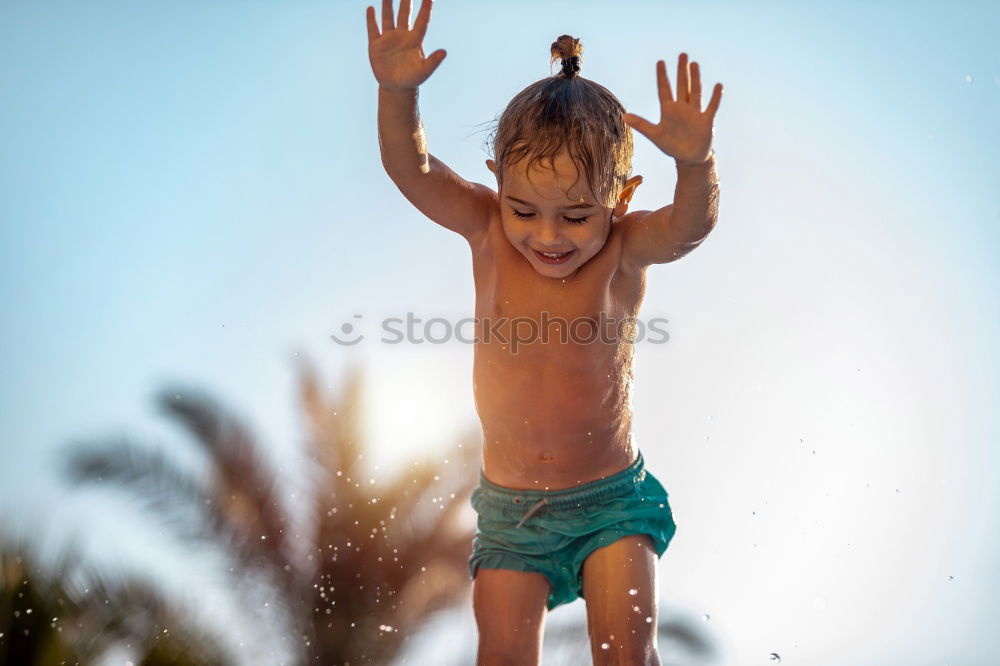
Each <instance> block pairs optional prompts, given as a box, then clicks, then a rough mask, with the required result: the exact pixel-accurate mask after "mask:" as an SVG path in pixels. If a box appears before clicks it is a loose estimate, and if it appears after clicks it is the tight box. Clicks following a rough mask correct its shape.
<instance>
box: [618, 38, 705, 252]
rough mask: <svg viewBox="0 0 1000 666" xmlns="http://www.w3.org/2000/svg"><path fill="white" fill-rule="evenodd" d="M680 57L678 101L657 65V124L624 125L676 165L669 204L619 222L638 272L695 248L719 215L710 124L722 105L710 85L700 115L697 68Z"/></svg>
mask: <svg viewBox="0 0 1000 666" xmlns="http://www.w3.org/2000/svg"><path fill="white" fill-rule="evenodd" d="M690 70H691V71H690V73H689V72H688V62H687V54H686V53H681V54H680V57H679V58H678V65H677V99H676V100H674V96H673V93H672V92H671V90H670V81H669V80H668V79H667V66H666V63H665V62H664V61H662V60H660V61H658V62H657V63H656V77H657V87H658V88H659V97H660V122H659V124H656V125H654V124H653V123H651V122H649V121H648V120H644V119H643V118H640V117H639V116H636V115H634V114H631V113H629V114H626V115H625V122H626V123H628V124H629V125H630V126H632V127H634V128H635V129H636V130H637V131H638V132H639V133H641V134H643V135H644V136H646V137H647V138H648V139H649V140H650V141H652V142H653V143H654V144H656V146H657V147H658V148H660V150H662V151H663V152H664V153H666V154H667V155H670V156H672V157H673V158H674V159H675V160H676V162H677V186H676V188H675V189H674V201H673V203H672V204H670V205H667V206H664V207H663V208H660V209H657V210H653V211H636V212H634V213H629V214H628V215H627V216H625V218H623V220H622V221H623V222H624V223H625V225H626V226H625V228H624V242H625V245H624V251H625V255H626V258H627V259H629V260H630V261H631V262H632V263H633V264H635V265H638V266H647V265H649V264H662V263H666V262H669V261H674V260H676V259H680V258H681V257H683V256H684V255H685V254H687V253H688V252H690V251H691V250H693V249H694V248H696V247H698V245H700V244H701V242H702V241H703V240H705V238H706V237H707V236H708V234H709V232H710V231H712V229H713V228H714V227H715V223H716V220H717V218H718V215H719V175H718V172H717V171H716V166H715V151H714V150H712V124H713V122H714V120H715V114H716V112H717V111H718V110H719V103H720V101H721V100H722V84H721V83H717V84H715V89H714V90H713V91H712V98H711V100H710V101H709V103H708V107H707V108H706V109H705V111H704V112H703V111H702V110H701V75H700V72H699V67H698V63H696V62H693V63H691V67H690Z"/></svg>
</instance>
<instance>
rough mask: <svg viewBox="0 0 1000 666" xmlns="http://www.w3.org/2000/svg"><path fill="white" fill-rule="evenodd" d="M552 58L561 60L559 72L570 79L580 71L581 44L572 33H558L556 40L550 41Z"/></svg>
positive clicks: (553, 60)
mask: <svg viewBox="0 0 1000 666" xmlns="http://www.w3.org/2000/svg"><path fill="white" fill-rule="evenodd" d="M551 51H552V60H551V61H550V63H553V62H555V61H556V60H562V71H561V72H560V73H559V75H561V76H562V77H564V78H567V79H572V78H573V77H575V76H576V75H577V74H579V73H580V62H581V61H582V58H581V57H580V54H581V53H583V44H581V43H580V40H579V39H576V38H575V37H573V36H572V35H560V36H559V38H558V39H556V41H554V42H552V47H551Z"/></svg>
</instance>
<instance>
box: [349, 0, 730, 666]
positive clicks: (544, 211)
mask: <svg viewBox="0 0 1000 666" xmlns="http://www.w3.org/2000/svg"><path fill="white" fill-rule="evenodd" d="M431 4H432V0H423V2H422V4H421V6H420V9H419V11H418V12H417V16H416V18H415V20H414V22H413V25H412V27H411V26H410V25H409V16H410V10H411V0H401V3H400V7H399V15H398V19H397V18H396V17H394V15H393V3H392V0H383V3H382V11H381V25H380V24H379V22H378V21H377V20H376V12H375V8H374V7H368V8H367V14H366V21H367V26H368V40H369V41H368V44H369V46H368V52H369V59H370V61H371V65H372V70H373V72H374V74H375V78H376V80H377V81H378V84H379V87H378V131H379V143H380V147H381V153H382V163H383V165H384V166H385V169H386V172H387V173H388V175H389V177H390V178H391V179H392V180H393V182H394V183H395V184H396V186H397V187H398V188H399V190H400V191H401V192H402V193H403V195H404V196H405V197H406V198H407V199H408V200H409V201H410V202H411V203H412V204H413V205H414V206H415V207H416V208H417V209H418V210H419V211H420V212H422V213H423V214H424V215H426V216H427V217H429V218H430V219H431V220H433V221H434V222H436V223H438V224H440V225H441V226H443V227H445V228H446V229H450V230H451V231H454V232H456V233H458V234H461V235H462V236H463V237H464V238H465V239H466V240H467V241H468V243H469V247H470V249H471V253H472V264H473V276H474V280H475V289H476V321H477V329H476V333H477V339H476V345H475V362H474V373H473V380H474V390H475V400H476V407H477V410H478V413H479V417H480V419H481V422H482V427H483V466H482V469H481V470H480V485H479V487H478V488H476V490H475V491H474V492H473V495H472V505H473V507H474V508H475V509H476V511H477V513H478V516H479V518H478V530H477V534H476V538H475V540H474V543H473V552H472V556H471V557H470V559H469V571H470V577H471V578H472V579H473V581H474V582H473V608H474V612H475V617H476V623H477V626H478V629H479V645H478V655H477V664H478V665H479V666H493V665H499V664H504V665H506V664H517V665H518V666H521V665H525V664H529V665H530V664H538V663H539V661H540V658H541V646H542V634H543V625H544V620H545V615H546V612H547V611H549V610H552V609H553V608H555V607H556V606H559V605H562V604H566V603H569V602H571V601H573V600H574V599H575V598H576V597H583V598H584V599H585V602H586V608H587V619H588V632H589V635H590V643H591V648H592V654H593V657H594V663H595V664H630V665H631V664H651V665H652V664H659V663H660V661H659V656H658V654H657V650H656V624H657V596H656V589H657V580H656V563H657V560H658V558H659V557H661V556H662V555H663V553H664V551H665V550H666V548H667V544H668V543H669V541H670V540H671V538H672V537H673V536H674V533H675V531H676V524H675V522H674V520H673V516H672V512H671V509H670V505H669V503H668V501H667V492H666V490H665V489H664V488H663V486H662V485H661V484H660V482H659V481H658V480H657V479H656V478H655V477H654V476H653V475H652V474H651V473H650V472H649V471H648V470H646V468H645V464H644V461H643V457H642V454H641V452H640V451H639V449H638V448H637V446H636V443H635V441H634V438H633V436H632V412H631V386H632V359H633V348H632V343H633V339H632V338H631V337H630V335H629V333H630V331H631V330H632V329H629V327H628V326H627V325H626V323H627V322H629V321H631V322H634V321H635V319H636V317H637V315H638V311H639V306H640V304H641V302H642V298H643V294H644V291H645V283H646V280H645V275H646V268H647V267H648V266H650V265H651V264H662V263H667V262H670V261H675V260H676V259H679V258H680V257H682V256H684V255H685V254H687V253H688V252H690V251H691V250H693V249H694V248H695V247H697V246H698V245H699V244H700V243H701V242H702V241H703V240H704V239H705V237H706V236H707V235H708V233H709V232H710V231H711V230H712V228H713V227H714V225H715V221H716V217H717V212H718V198H719V185H718V176H717V172H716V166H715V155H714V151H713V150H712V148H711V143H712V125H713V120H714V118H715V114H716V112H717V111H718V108H719V103H720V101H721V99H722V85H721V84H716V85H715V88H714V89H713V92H712V96H711V99H710V100H709V102H708V105H707V107H706V109H705V110H704V111H702V110H701V78H700V74H699V68H698V64H697V63H695V62H691V63H690V64H689V63H688V58H687V55H686V54H684V53H681V54H680V57H679V58H678V67H677V79H676V82H677V94H676V97H675V95H674V93H673V91H672V89H671V85H670V82H669V80H668V78H667V74H666V63H665V62H664V61H662V60H661V61H658V62H657V63H656V76H657V84H658V89H659V99H660V107H661V113H660V119H659V122H658V123H655V124H654V123H652V122H650V121H647V120H644V119H643V118H640V117H638V116H636V115H633V114H631V113H626V112H625V109H624V107H623V106H622V104H621V103H620V102H619V101H618V100H617V99H616V98H615V97H614V95H612V94H611V93H610V92H609V91H608V90H607V89H606V88H604V87H602V86H600V85H598V84H597V83H594V82H593V81H590V80H587V79H584V78H582V77H581V76H580V75H579V72H580V64H581V55H580V54H581V52H582V46H581V45H580V43H579V40H577V39H574V38H572V37H571V36H569V35H562V36H561V37H559V38H558V39H557V40H556V42H555V43H553V44H552V45H551V49H550V50H551V53H552V56H553V59H552V62H555V61H558V62H560V63H561V65H562V68H561V70H560V71H559V73H558V74H556V75H555V76H551V77H547V78H544V79H542V80H540V81H538V82H536V83H533V84H532V85H530V86H528V87H527V88H526V89H525V90H523V91H522V92H521V93H519V94H518V95H517V96H515V97H514V99H513V100H511V102H510V104H508V106H507V109H506V110H505V111H504V113H503V115H502V116H501V117H500V119H499V121H498V125H497V129H496V133H495V135H494V137H493V141H492V148H493V159H490V160H487V161H486V164H487V167H488V168H489V169H490V171H492V172H493V174H494V175H495V176H496V179H497V189H496V190H494V189H493V188H491V187H487V186H486V185H481V184H478V183H471V182H469V181H466V180H464V179H463V178H461V177H460V176H459V175H457V174H456V173H454V172H453V171H452V170H451V169H449V168H448V167H447V166H446V165H445V164H443V163H442V162H441V161H439V160H438V159H437V158H436V157H435V156H434V155H432V154H430V153H429V152H428V148H427V139H426V134H425V132H424V128H423V125H422V123H421V121H420V116H419V113H418V109H417V96H418V87H419V86H420V84H422V83H423V82H424V81H426V80H427V78H428V77H430V75H431V74H432V73H433V72H434V70H435V69H437V67H438V66H439V65H440V64H441V62H442V61H443V60H444V58H445V51H444V50H438V51H435V52H433V53H431V54H430V55H429V56H425V55H424V52H423V49H422V42H423V38H424V35H425V33H426V31H427V26H428V23H429V20H430V14H431ZM475 61H476V62H475V63H474V64H473V65H472V66H470V76H479V75H482V74H481V73H483V72H486V71H488V70H489V68H490V67H494V66H496V65H495V63H492V62H490V61H488V60H487V61H485V62H484V61H483V58H481V57H476V58H475ZM630 128H632V129H635V130H636V131H638V132H639V133H640V134H642V135H643V136H645V137H646V138H648V139H649V140H650V141H652V142H653V143H654V144H655V145H656V146H657V147H658V148H660V149H661V150H662V151H663V152H664V153H665V154H666V155H667V156H669V157H671V158H673V159H674V160H675V162H676V166H677V185H676V188H675V191H674V201H673V203H672V204H670V205H667V206H664V207H663V208H660V209H658V210H653V211H649V210H638V211H628V205H629V201H630V200H631V198H632V195H633V194H634V193H635V190H636V188H637V187H638V186H639V184H640V183H641V182H642V177H641V176H630V173H631V161H632V132H631V130H630ZM531 322H534V323H535V324H534V325H530V324H531ZM608 322H610V325H608ZM501 323H506V329H505V328H504V326H502V325H500V324H501ZM524 324H529V325H528V326H527V327H526V328H525V327H523V326H522V325H524ZM525 330H528V331H529V332H531V333H532V335H531V336H530V337H529V339H527V340H526V339H525V337H524V333H525ZM536 333H537V334H536ZM515 338H516V339H517V340H518V341H520V344H519V345H517V346H516V347H515V345H513V344H511V341H512V339H515Z"/></svg>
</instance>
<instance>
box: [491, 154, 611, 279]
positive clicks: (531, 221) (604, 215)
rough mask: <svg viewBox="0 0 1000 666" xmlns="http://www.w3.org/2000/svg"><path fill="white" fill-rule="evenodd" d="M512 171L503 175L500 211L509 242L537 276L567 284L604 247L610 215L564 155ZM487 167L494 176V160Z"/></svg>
mask: <svg viewBox="0 0 1000 666" xmlns="http://www.w3.org/2000/svg"><path fill="white" fill-rule="evenodd" d="M525 163H526V160H522V161H521V162H518V163H516V164H513V165H510V166H509V167H508V168H507V169H506V171H505V172H504V174H503V176H504V177H503V186H502V187H501V190H500V210H501V220H502V222H503V231H504V234H505V235H506V236H507V240H509V241H510V244H511V245H513V246H514V248H516V249H517V250H518V251H519V252H520V253H521V254H523V255H524V256H525V257H526V258H527V260H528V262H529V263H530V264H531V265H532V267H533V268H534V269H535V270H536V271H538V272H539V273H540V274H542V275H544V276H546V277H552V278H565V277H567V276H569V275H572V274H573V273H574V272H575V271H576V270H577V269H578V268H580V267H581V266H583V265H584V264H585V263H587V262H588V261H589V260H590V259H591V258H593V257H594V255H596V254H597V253H598V252H600V251H601V248H603V247H604V243H605V242H606V241H607V238H608V234H609V233H610V230H611V221H612V215H613V214H616V213H617V214H618V215H621V214H622V213H621V212H619V211H618V210H616V209H615V208H606V207H604V206H602V205H599V204H598V203H597V199H596V198H595V197H594V194H593V193H592V192H591V190H590V187H589V186H588V185H587V182H586V179H585V178H583V177H582V176H581V173H580V171H579V170H578V169H577V167H576V164H575V163H574V162H573V160H572V158H571V157H570V156H569V154H568V153H566V152H565V151H563V152H561V153H560V154H558V155H557V156H556V157H555V159H554V160H553V161H552V164H551V165H550V164H549V163H548V162H542V163H540V164H533V165H532V166H531V168H530V169H526V167H525ZM487 166H489V167H490V169H491V170H493V171H494V173H496V171H495V165H494V164H493V162H492V160H490V161H488V162H487Z"/></svg>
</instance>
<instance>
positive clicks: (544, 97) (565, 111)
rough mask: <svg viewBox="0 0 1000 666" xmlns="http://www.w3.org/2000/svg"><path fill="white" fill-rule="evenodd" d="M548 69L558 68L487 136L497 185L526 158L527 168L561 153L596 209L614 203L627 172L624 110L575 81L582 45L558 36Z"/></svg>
mask: <svg viewBox="0 0 1000 666" xmlns="http://www.w3.org/2000/svg"><path fill="white" fill-rule="evenodd" d="M551 53H552V59H551V60H550V62H549V64H550V66H551V65H552V64H554V63H555V62H556V60H559V61H561V63H562V69H561V70H560V71H559V73H557V74H556V75H554V76H549V77H546V78H544V79H541V80H539V81H536V82H535V83H532V84H531V85H529V86H528V87H527V88H525V89H524V90H522V91H521V92H519V93H518V94H517V95H515V96H514V98H513V99H512V100H511V101H510V103H509V104H507V108H506V109H504V111H503V113H502V114H501V115H500V118H499V119H498V120H497V125H496V129H495V131H494V133H493V135H492V136H491V144H492V145H491V146H490V147H491V149H492V153H493V160H494V162H496V171H497V181H498V183H499V184H501V185H502V182H503V173H504V170H505V169H507V168H509V167H510V166H512V165H514V164H516V163H518V162H520V161H521V160H524V159H527V162H526V164H525V166H526V168H530V167H531V166H532V165H534V164H538V163H541V162H542V161H547V162H549V164H550V165H551V164H552V161H553V159H554V158H555V156H556V155H558V154H559V153H561V152H562V151H563V150H566V151H567V152H568V153H569V156H570V157H571V158H572V159H573V162H574V163H575V164H576V165H577V168H578V170H579V171H580V172H581V176H582V177H583V178H585V179H586V182H587V184H588V185H590V190H591V192H593V193H594V196H595V197H597V201H598V203H599V204H601V205H604V206H606V207H608V208H610V207H612V206H614V205H615V203H617V196H618V194H619V193H620V192H621V188H622V187H623V186H624V184H625V181H626V180H627V179H628V177H629V175H630V174H631V171H632V132H631V129H630V128H629V127H628V125H626V124H625V121H624V120H623V119H622V116H623V115H624V113H625V107H624V106H623V105H622V103H621V102H619V101H618V98H617V97H615V96H614V95H613V94H611V91H609V90H608V89H607V88H605V87H604V86H602V85H600V84H598V83H594V82H593V81H590V80H589V79H585V78H583V77H581V76H580V64H581V62H582V57H581V54H582V53H583V45H582V44H581V43H580V40H579V39H576V38H574V37H572V36H570V35H561V36H560V37H559V38H558V39H556V41H555V42H553V43H552V46H551Z"/></svg>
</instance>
